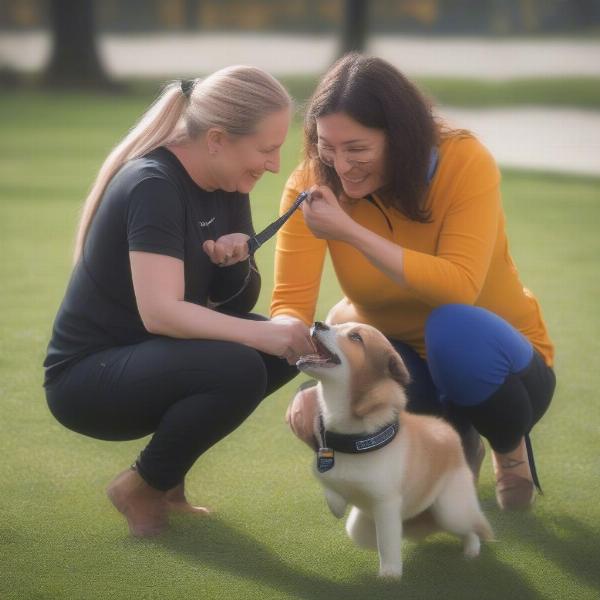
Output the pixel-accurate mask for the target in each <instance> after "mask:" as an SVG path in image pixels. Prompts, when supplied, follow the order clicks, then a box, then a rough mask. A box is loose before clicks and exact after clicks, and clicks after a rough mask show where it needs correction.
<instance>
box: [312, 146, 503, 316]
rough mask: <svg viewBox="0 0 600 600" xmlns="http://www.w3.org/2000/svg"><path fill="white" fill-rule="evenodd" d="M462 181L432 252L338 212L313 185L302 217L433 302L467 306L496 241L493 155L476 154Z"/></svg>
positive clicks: (496, 190) (496, 192)
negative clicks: (381, 233)
mask: <svg viewBox="0 0 600 600" xmlns="http://www.w3.org/2000/svg"><path fill="white" fill-rule="evenodd" d="M462 179H463V182H462V185H457V188H456V189H455V190H454V191H453V192H452V193H453V198H452V202H451V203H450V205H449V208H448V210H447V211H446V213H445V214H444V217H443V218H444V221H443V223H442V227H441V230H440V235H439V240H438V245H437V249H436V254H435V255H431V254H426V253H423V252H418V251H415V250H412V249H408V248H404V247H402V246H401V245H399V244H396V243H394V242H391V241H389V240H387V239H385V238H383V237H381V236H379V235H377V234H375V233H373V232H372V231H370V230H369V229H366V228H365V227H363V226H362V225H360V224H359V223H357V222H355V221H354V220H353V219H352V218H351V217H350V216H349V215H347V214H346V213H345V212H344V211H343V209H342V207H341V206H340V204H339V202H338V200H337V198H335V196H334V195H333V193H332V192H331V190H329V188H326V187H320V188H317V189H316V190H315V191H314V192H313V193H312V195H311V200H310V201H309V202H307V203H305V205H304V207H303V211H304V219H305V221H306V223H307V224H308V226H309V227H310V229H311V230H312V231H313V233H314V234H315V235H316V236H317V237H321V238H325V239H336V240H340V241H344V242H346V243H348V244H351V245H352V246H354V247H355V248H356V249H357V250H359V251H360V252H362V253H363V254H364V255H365V257H366V258H367V259H368V260H369V261H370V262H371V263H372V264H373V265H374V266H375V267H376V268H377V269H379V270H380V271H381V272H383V273H385V274H386V275H387V276H388V277H389V278H390V279H391V280H393V281H394V282H396V283H397V284H398V285H401V286H403V287H407V288H409V289H410V290H411V291H413V292H415V294H416V295H418V297H419V298H421V299H422V300H423V301H425V302H427V303H429V304H431V305H432V306H437V305H440V304H446V303H450V302H459V303H465V304H472V303H473V302H475V300H476V299H477V297H478V296H479V293H480V291H481V288H482V287H483V284H484V282H485V278H486V276H487V272H488V269H489V264H490V261H491V257H492V253H493V249H494V246H495V243H496V236H497V230H498V223H499V218H500V215H501V208H500V193H499V177H498V173H497V168H496V166H495V163H494V161H493V159H492V158H491V157H490V156H489V154H487V152H479V153H477V154H476V155H475V156H474V157H473V160H471V161H470V163H469V166H468V168H467V169H465V172H464V173H463V174H462ZM416 226H417V225H416Z"/></svg>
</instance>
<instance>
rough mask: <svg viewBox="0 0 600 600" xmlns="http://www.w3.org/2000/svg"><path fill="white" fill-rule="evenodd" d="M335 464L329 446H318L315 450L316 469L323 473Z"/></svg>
mask: <svg viewBox="0 0 600 600" xmlns="http://www.w3.org/2000/svg"><path fill="white" fill-rule="evenodd" d="M334 464H335V457H334V452H333V450H332V449H331V448H319V451H318V452H317V471H319V473H325V472H326V471H329V470H330V469H333V465H334Z"/></svg>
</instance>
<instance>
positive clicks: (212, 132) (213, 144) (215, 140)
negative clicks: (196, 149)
mask: <svg viewBox="0 0 600 600" xmlns="http://www.w3.org/2000/svg"><path fill="white" fill-rule="evenodd" d="M224 143H225V132H224V131H223V130H222V129H219V128H218V127H211V128H210V129H209V130H208V131H207V132H206V145H207V147H208V153H209V154H217V153H218V152H219V150H221V148H223V144H224Z"/></svg>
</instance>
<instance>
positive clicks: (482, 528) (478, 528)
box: [474, 512, 495, 542]
mask: <svg viewBox="0 0 600 600" xmlns="http://www.w3.org/2000/svg"><path fill="white" fill-rule="evenodd" d="M474 529H475V533H476V534H477V535H478V536H479V539H481V540H484V541H486V542H492V541H494V539H495V538H494V530H493V529H492V526H491V525H490V524H489V523H488V520H487V519H486V518H485V515H484V514H483V513H482V512H480V513H479V517H478V519H477V522H476V523H475V528H474Z"/></svg>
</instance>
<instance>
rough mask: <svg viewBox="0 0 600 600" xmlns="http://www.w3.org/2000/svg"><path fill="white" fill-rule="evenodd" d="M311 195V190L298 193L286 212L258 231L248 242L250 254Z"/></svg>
mask: <svg viewBox="0 0 600 600" xmlns="http://www.w3.org/2000/svg"><path fill="white" fill-rule="evenodd" d="M309 196H310V193H309V192H302V193H300V194H298V197H297V198H296V200H294V204H292V206H290V208H289V209H288V210H287V211H286V212H285V213H284V214H282V215H281V216H280V217H279V218H278V219H276V220H275V221H273V222H272V223H271V224H270V225H267V226H266V227H265V228H264V229H263V230H262V231H261V232H260V233H257V234H256V235H255V236H253V237H251V238H250V239H249V240H248V242H247V244H248V254H249V255H250V256H252V255H253V254H254V253H255V252H256V251H257V250H258V249H259V248H260V247H261V246H262V245H263V244H264V243H265V242H266V241H268V240H270V239H271V238H272V237H273V236H274V235H275V234H276V233H277V231H279V229H281V227H282V226H283V224H284V223H285V222H286V221H287V220H288V219H289V218H290V217H291V216H292V215H293V214H294V212H296V210H297V209H298V207H299V206H300V205H301V204H302V203H303V202H304V201H305V200H306V199H307V198H308V197H309Z"/></svg>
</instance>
